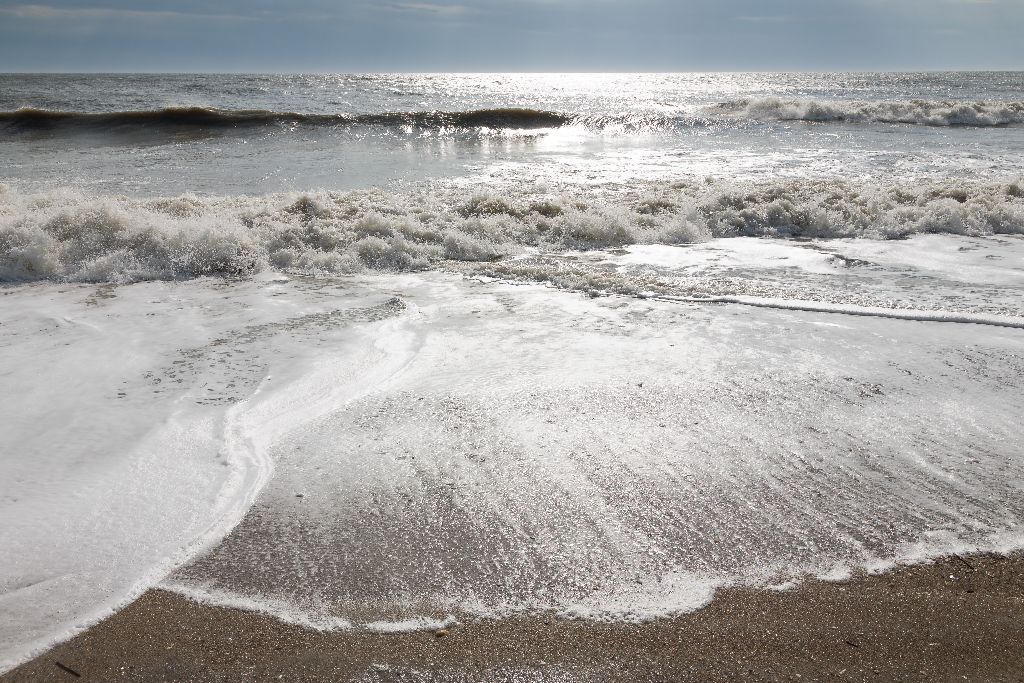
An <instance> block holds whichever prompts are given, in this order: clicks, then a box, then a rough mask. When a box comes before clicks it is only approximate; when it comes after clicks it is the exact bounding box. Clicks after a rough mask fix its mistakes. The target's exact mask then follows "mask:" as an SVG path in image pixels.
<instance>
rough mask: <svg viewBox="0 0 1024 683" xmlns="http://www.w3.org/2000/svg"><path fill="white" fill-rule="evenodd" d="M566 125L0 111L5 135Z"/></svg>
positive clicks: (193, 111) (175, 111)
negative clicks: (292, 127)
mask: <svg viewBox="0 0 1024 683" xmlns="http://www.w3.org/2000/svg"><path fill="white" fill-rule="evenodd" d="M571 121H572V117H571V116H568V115H565V114H559V113H556V112H549V111H540V110H537V109H525V108H502V109H478V110H470V111H454V112H447V111H423V112H384V113H379V114H346V113H338V114H305V113H299V112H278V111H268V110H262V109H254V110H228V109H209V108H205V107H167V108H164V109H153V110H144V111H116V112H74V111H50V110H46V109H35V108H30V107H23V108H21V109H18V110H15V111H5V112H0V130H3V131H4V132H7V133H9V134H10V133H15V134H16V133H19V132H36V131H54V132H76V131H82V132H118V131H125V130H128V131H130V130H147V129H148V130H161V129H168V130H171V129H181V128H194V129H206V130H223V129H232V128H260V127H266V126H274V125H304V126H358V125H366V126H373V125H376V126H413V127H417V128H519V129H535V128H551V127H558V126H563V125H565V124H567V123H570V122H571Z"/></svg>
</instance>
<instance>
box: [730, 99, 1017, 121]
mask: <svg viewBox="0 0 1024 683" xmlns="http://www.w3.org/2000/svg"><path fill="white" fill-rule="evenodd" d="M715 109H716V111H719V112H721V113H725V114H728V115H731V116H734V117H740V118H746V119H755V120H765V119H768V120H776V121H813V122H819V123H828V122H841V121H846V122H850V123H903V124H911V125H920V126H978V127H988V126H1014V125H1021V124H1024V102H964V101H946V102H936V101H930V100H909V101H896V102H844V101H839V100H834V101H817V100H785V99H780V98H778V97H768V98H762V99H742V100H735V101H733V102H725V103H723V104H720V105H718V106H717V107H716V108H715Z"/></svg>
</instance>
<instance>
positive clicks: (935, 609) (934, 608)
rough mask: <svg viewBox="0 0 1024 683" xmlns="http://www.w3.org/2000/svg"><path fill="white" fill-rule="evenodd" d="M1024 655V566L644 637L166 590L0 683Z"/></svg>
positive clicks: (828, 586)
mask: <svg viewBox="0 0 1024 683" xmlns="http://www.w3.org/2000/svg"><path fill="white" fill-rule="evenodd" d="M1022 644H1024V553H1020V552H1018V553H1014V554H1012V555H1009V556H997V555H990V554H986V555H976V556H969V557H964V556H951V557H947V558H944V559H940V560H937V561H935V562H933V563H930V564H919V565H910V566H903V567H897V568H896V569H894V570H892V571H890V572H887V573H884V574H879V575H858V576H855V577H854V578H852V579H850V580H848V581H844V582H837V583H831V582H826V581H822V580H813V579H809V580H806V581H804V582H803V583H801V584H800V585H799V586H798V587H796V588H794V589H791V590H787V591H773V590H769V589H763V588H749V587H731V588H723V589H721V590H719V591H718V592H717V593H716V595H715V598H714V600H713V601H712V602H711V603H710V604H709V605H707V606H706V607H704V608H702V609H700V610H697V611H695V612H692V613H688V614H683V615H679V616H676V617H672V618H664V619H658V620H655V621H650V622H645V623H639V624H630V623H606V622H589V621H579V620H571V619H564V618H552V617H545V616H537V617H514V618H503V619H495V620H479V621H472V622H467V623H463V624H460V625H457V626H453V627H450V628H448V629H445V630H443V631H437V632H434V631H412V632H402V633H376V632H371V631H366V630H343V631H333V632H318V631H313V630H309V629H305V628H302V627H300V626H295V625H290V624H285V623H283V622H280V621H278V620H276V619H275V618H273V617H270V616H267V615H265V614H260V613H255V612H248V611H242V610H238V609H233V608H226V607H211V606H205V605H201V604H198V603H196V602H192V601H190V600H188V599H187V598H185V597H183V596H181V595H179V594H177V593H172V592H168V591H165V590H161V589H158V588H157V589H152V590H150V591H147V592H146V593H145V594H143V596H142V597H141V598H139V599H138V600H136V601H135V602H134V603H132V604H131V605H129V606H128V607H126V608H125V609H123V610H122V611H120V612H118V613H117V614H115V615H113V616H112V617H110V618H108V619H106V620H105V621H103V622H101V623H99V624H97V625H95V626H93V627H92V628H90V629H88V630H86V631H84V632H83V633H81V634H79V635H77V636H76V637H74V638H72V639H71V640H69V641H67V642H65V643H62V644H60V645H58V646H56V647H54V648H52V649H51V650H49V651H48V652H46V653H44V654H42V655H40V656H38V657H36V658H35V659H33V660H31V661H29V662H26V663H24V664H22V665H21V666H19V667H16V668H15V669H13V670H11V671H9V672H7V673H6V674H4V675H2V676H0V682H2V683H22V682H25V683H27V682H29V681H32V682H35V681H71V680H76V679H77V680H86V681H108V680H113V679H114V678H116V679H117V680H123V681H196V682H205V681H222V680H225V681H226V680H253V681H256V680H291V681H337V680H588V681H590V680H652V681H654V680H665V681H669V680H671V681H688V680H692V681H707V680H731V679H742V680H765V681H768V680H830V681H832V680H837V681H838V680H849V681H861V680H875V681H884V680H901V681H902V680H965V679H966V680H985V681H1019V680H1024V646H1022ZM279 677H280V678H279Z"/></svg>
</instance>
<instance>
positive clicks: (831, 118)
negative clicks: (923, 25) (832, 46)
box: [0, 72, 1024, 669]
mask: <svg viewBox="0 0 1024 683" xmlns="http://www.w3.org/2000/svg"><path fill="white" fill-rule="evenodd" d="M1022 169H1024V73H1021V72H1000V73H983V72H970V73H917V74H910V73H863V74H828V73H822V74H812V73H807V74H767V73H751V74H739V73H735V74H734V73H707V74H419V75H416V74H407V75H401V74H318V75H265V74H264V75H261V74H250V75H214V74H167V75H152V74H149V75H132V74H111V75H104V74H89V75H79V74H40V75H22V74H6V75H0V348H2V349H3V353H2V354H0V377H2V378H3V387H4V391H3V392H0V415H2V416H3V417H2V418H0V419H2V422H3V428H2V429H0V453H2V454H3V457H2V458H0V516H2V518H3V519H4V524H3V525H0V547H3V548H5V552H4V557H5V559H4V560H3V561H0V613H2V614H3V617H4V618H3V619H0V669H7V668H10V667H12V666H14V665H16V664H17V663H18V662H20V661H24V659H26V658H27V657H30V656H32V655H33V654H34V653H38V652H40V651H41V650H42V649H44V648H46V647H47V646H49V645H51V644H53V643H55V642H58V641H60V640H62V639H66V638H67V637H69V636H70V635H71V634H73V633H76V632H78V631H80V630H81V629H83V628H87V627H88V626H89V625H90V624H92V623H95V622H96V621H97V620H98V619H101V618H102V617H103V616H105V615H107V614H109V613H110V612H111V611H112V610H116V609H118V608H119V607H120V606H123V605H124V604H126V603H127V602H128V601H130V600H132V599H134V598H135V597H137V596H138V595H140V594H141V593H142V592H143V591H145V590H147V589H149V588H151V587H154V586H157V587H161V588H164V589H166V590H173V591H177V592H179V593H181V594H184V595H186V596H189V597H191V598H193V599H195V600H198V601H201V602H206V603H211V604H216V605H223V606H233V607H241V608H243V609H252V610H257V611H262V612H267V613H270V614H273V615H275V616H276V617H278V618H280V619H283V620H285V621H289V622H292V623H298V624H303V625H307V626H311V627H314V628H318V629H337V628H363V629H371V630H378V631H391V630H402V629H411V628H430V627H437V626H438V625H442V624H447V623H452V622H453V621H456V620H467V619H481V618H503V617H507V616H510V615H521V614H546V613H553V614H559V615H569V616H574V617H579V618H585V619H599V620H613V621H638V620H646V619H652V618H657V617H659V616H666V615H672V614H677V613H679V612H683V611H687V610H692V609H696V608H698V607H700V606H702V605H704V604H707V602H708V601H709V600H712V599H713V596H714V593H715V591H716V590H717V589H718V588H720V587H722V586H727V585H756V586H761V587H770V588H774V589H778V590H784V589H786V588H787V587H790V586H792V585H795V584H796V583H798V582H799V581H801V580H803V579H805V578H807V577H821V578H826V579H835V580H838V579H843V578H845V577H849V576H851V575H852V574H855V573H857V572H862V571H869V572H880V571H885V570H887V569H890V568H892V567H894V566H896V565H898V564H901V563H907V562H921V561H927V560H929V559H930V558H934V557H937V556H941V555H944V554H949V553H954V552H955V553H960V552H977V551H996V552H1009V551H1012V550H1017V549H1020V548H1024V533H1022V526H1021V524H1022V522H1024V438H1022V436H1021V433H1020V430H1019V419H1020V414H1021V410H1022V408H1024V398H1022V397H1024V171H1022Z"/></svg>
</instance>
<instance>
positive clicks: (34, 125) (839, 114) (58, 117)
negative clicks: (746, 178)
mask: <svg viewBox="0 0 1024 683" xmlns="http://www.w3.org/2000/svg"><path fill="white" fill-rule="evenodd" d="M766 120H769V121H809V122H818V123H827V122H844V121H845V122H851V123H902V124H912V125H922V126H974V127H992V126H1014V125H1022V124H1024V102H952V101H951V102H933V101H927V100H911V101H903V102H843V101H815V100H784V99H780V98H775V97H772V98H764V99H743V100H736V101H732V102H725V103H722V104H719V105H716V106H714V107H711V108H708V109H704V110H701V111H696V112H693V111H684V110H679V111H676V112H673V113H628V114H626V113H623V114H596V113H564V112H555V111H543V110H539V109H529V108H515V107H512V108H498V109H475V110H467V111H408V112H383V113H373V114H350V113H330V114H312V113H301V112H287V111H285V112H279V111H269V110H262V109H254V110H229V109H212V108H206V107H168V108H164V109H153V110H142V111H115V112H76V111H51V110H46V109H36V108H32V107H23V108H21V109H17V110H15V111H3V112H0V133H2V134H4V135H7V136H18V135H23V134H40V133H45V134H51V135H57V134H60V135H73V134H85V133H94V134H95V133H114V134H116V133H122V134H124V133H135V132H149V133H160V132H174V131H181V130H193V131H210V132H217V131H230V130H248V129H258V128H269V127H284V128H291V127H297V126H304V127H321V128H331V127H333V128H353V127H359V126H379V127H386V128H406V129H408V128H412V129H417V130H431V131H459V130H474V131H493V130H499V131H500V130H540V129H550V128H561V127H566V126H579V127H582V128H586V129H588V130H592V131H597V132H611V133H638V132H640V133H642V132H657V131H668V130H679V129H687V128H705V127H712V126H721V125H736V124H742V123H744V122H754V121H766Z"/></svg>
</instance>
